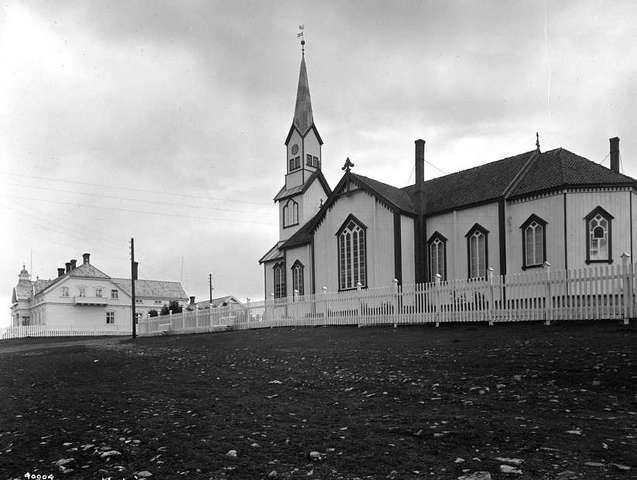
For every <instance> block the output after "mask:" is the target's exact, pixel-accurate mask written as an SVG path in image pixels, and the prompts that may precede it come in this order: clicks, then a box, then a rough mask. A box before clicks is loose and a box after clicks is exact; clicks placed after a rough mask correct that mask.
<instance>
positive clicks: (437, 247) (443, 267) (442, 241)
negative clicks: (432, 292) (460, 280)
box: [427, 232, 447, 281]
mask: <svg viewBox="0 0 637 480" xmlns="http://www.w3.org/2000/svg"><path fill="white" fill-rule="evenodd" d="M427 246H428V248H429V278H430V279H431V280H432V281H434V280H435V279H436V274H438V275H440V279H441V280H446V279H447V239H446V238H445V237H444V236H443V235H441V234H440V233H438V232H435V233H434V234H433V235H432V236H431V237H430V238H429V240H428V242H427Z"/></svg>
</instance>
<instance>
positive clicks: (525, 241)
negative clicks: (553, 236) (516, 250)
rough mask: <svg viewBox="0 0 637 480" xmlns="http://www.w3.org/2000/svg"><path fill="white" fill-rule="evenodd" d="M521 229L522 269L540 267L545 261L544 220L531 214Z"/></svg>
mask: <svg viewBox="0 0 637 480" xmlns="http://www.w3.org/2000/svg"><path fill="white" fill-rule="evenodd" d="M520 229H521V230H522V270H526V269H527V268H534V267H541V266H542V265H544V262H545V261H546V222H545V221H544V220H542V219H541V218H540V217H538V216H537V215H535V214H533V215H531V216H530V217H529V218H527V220H526V221H525V222H524V223H523V224H522V225H521V226H520Z"/></svg>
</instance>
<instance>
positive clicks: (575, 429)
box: [566, 428, 582, 435]
mask: <svg viewBox="0 0 637 480" xmlns="http://www.w3.org/2000/svg"><path fill="white" fill-rule="evenodd" d="M566 433H569V434H571V435H581V434H582V429H581V428H574V429H573V430H567V431H566Z"/></svg>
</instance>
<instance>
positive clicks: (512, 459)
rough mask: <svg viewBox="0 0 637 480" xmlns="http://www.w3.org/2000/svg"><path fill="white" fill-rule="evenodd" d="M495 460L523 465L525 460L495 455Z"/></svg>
mask: <svg viewBox="0 0 637 480" xmlns="http://www.w3.org/2000/svg"><path fill="white" fill-rule="evenodd" d="M495 460H496V461H498V462H502V463H508V464H510V465H518V466H519V465H522V463H523V462H524V460H522V459H521V458H507V457H495Z"/></svg>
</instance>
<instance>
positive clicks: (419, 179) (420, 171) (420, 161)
mask: <svg viewBox="0 0 637 480" xmlns="http://www.w3.org/2000/svg"><path fill="white" fill-rule="evenodd" d="M414 143H415V144H416V168H415V172H416V191H422V190H423V189H424V185H425V141H424V140H420V139H418V140H416V141H415V142H414Z"/></svg>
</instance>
